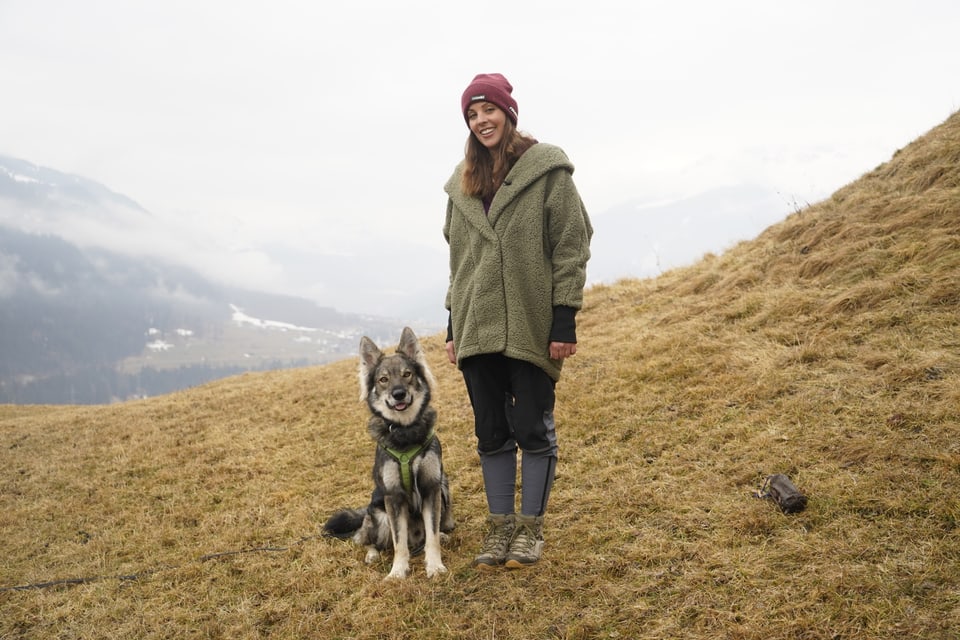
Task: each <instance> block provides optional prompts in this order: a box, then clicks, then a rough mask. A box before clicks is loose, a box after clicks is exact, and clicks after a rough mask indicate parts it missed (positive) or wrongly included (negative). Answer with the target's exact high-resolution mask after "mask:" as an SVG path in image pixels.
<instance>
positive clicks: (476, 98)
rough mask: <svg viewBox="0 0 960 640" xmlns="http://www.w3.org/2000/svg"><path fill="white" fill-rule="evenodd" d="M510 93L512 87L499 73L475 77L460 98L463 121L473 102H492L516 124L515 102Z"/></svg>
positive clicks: (482, 74)
mask: <svg viewBox="0 0 960 640" xmlns="http://www.w3.org/2000/svg"><path fill="white" fill-rule="evenodd" d="M512 92H513V85H512V84H510V82H509V81H508V80H507V79H506V78H504V77H503V76H502V75H500V74H499V73H481V74H479V75H477V76H476V77H474V79H473V81H472V82H471V83H470V86H469V87H467V89H466V91H464V92H463V97H462V98H460V107H461V111H463V119H464V120H466V119H467V107H469V106H470V105H471V104H473V103H474V102H480V101H485V102H492V103H493V104H495V105H497V106H498V107H500V108H501V109H503V112H504V113H506V114H507V117H508V118H510V120H512V121H513V124H517V101H516V100H514V99H513V96H512V95H510V94H511V93H512Z"/></svg>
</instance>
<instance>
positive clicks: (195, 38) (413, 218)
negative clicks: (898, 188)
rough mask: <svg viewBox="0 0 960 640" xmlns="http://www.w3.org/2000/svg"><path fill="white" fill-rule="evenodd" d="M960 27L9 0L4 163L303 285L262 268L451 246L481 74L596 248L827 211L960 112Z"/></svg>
mask: <svg viewBox="0 0 960 640" xmlns="http://www.w3.org/2000/svg"><path fill="white" fill-rule="evenodd" d="M958 27H960V2H956V1H955V0H943V1H934V0H915V1H913V2H903V1H902V0H900V1H887V0H880V1H867V0H862V1H861V0H857V1H846V0H808V1H806V2H795V3H785V2H771V1H769V0H766V1H762V0H756V1H746V0H724V1H722V2H718V1H716V0H702V1H693V0H686V1H684V0H667V1H662V2H657V1H647V2H644V1H637V2H624V1H623V0H592V1H589V2H572V1H571V2H557V1H556V0H553V1H536V2H522V1H519V2H500V3H480V4H477V3H462V4H461V3H456V2H450V1H449V0H445V1H433V2H418V1H416V0H412V1H410V2H395V1H389V0H370V1H367V2H356V3H351V2H316V1H302V2H298V1H293V0H278V1H270V2H266V1H263V2H251V1H244V0H239V1H238V0H230V1H226V0H203V1H196V0H189V1H187V0H164V1H163V2H157V1H150V2H147V1H140V0H86V1H84V2H76V1H72V0H0V96H2V97H0V153H2V154H6V155H11V156H15V157H19V158H22V159H25V160H28V161H31V162H34V163H36V164H40V165H44V166H48V167H51V168H55V169H58V170H60V171H65V172H68V173H75V174H79V175H81V176H84V177H87V178H90V179H93V180H96V181H98V182H101V183H103V184H105V185H107V186H108V187H109V188H111V189H112V190H114V191H117V192H120V193H123V194H124V195H127V196H129V197H131V198H133V199H134V200H137V201H138V202H139V203H140V204H141V205H143V206H144V207H146V208H147V209H148V210H150V211H151V212H153V213H154V214H157V215H158V216H161V217H162V218H163V219H167V220H169V221H170V222H169V224H170V225H171V227H181V228H182V227H184V226H186V225H191V226H192V227H193V228H194V233H195V235H196V237H200V238H216V239H217V241H218V242H220V243H221V244H222V246H223V247H229V248H230V250H231V251H236V252H239V253H242V254H243V255H245V256H246V260H245V261H244V260H240V261H238V263H237V266H236V268H235V269H234V272H235V274H237V277H241V276H242V277H243V278H245V279H248V280H249V281H251V282H254V283H259V284H263V285H267V286H270V285H271V283H274V284H277V283H279V282H282V281H283V280H284V279H285V278H288V277H289V279H291V280H292V279H293V278H292V276H291V275H290V274H285V268H284V267H281V266H279V265H278V264H276V260H275V258H273V257H272V254H270V251H269V250H268V249H267V248H266V247H288V248H292V249H294V250H296V251H298V252H300V254H301V255H308V256H309V255H310V254H318V255H320V254H352V255H359V254H363V253H365V252H373V251H379V250H380V249H381V248H382V247H384V246H385V245H387V244H389V245H390V246H391V247H393V248H394V250H396V249H397V248H404V247H405V248H414V249H415V248H417V247H419V246H424V247H427V248H430V249H439V250H441V251H442V250H443V240H442V237H441V233H440V230H441V225H442V221H443V214H444V206H445V196H444V194H443V191H442V186H443V183H444V182H445V181H446V178H447V177H448V175H449V174H450V172H451V170H452V169H453V166H454V164H455V163H456V162H457V161H458V160H459V158H460V157H461V154H462V148H463V142H464V140H465V138H466V135H467V129H466V126H465V125H464V122H463V119H462V116H461V115H460V111H459V109H460V103H459V100H460V94H461V92H462V91H463V89H464V88H465V87H466V85H467V84H468V83H469V81H470V79H471V78H472V77H473V75H474V74H476V73H479V72H492V71H498V72H501V73H503V74H505V75H506V76H507V77H508V78H509V79H510V80H511V82H512V83H513V85H514V87H515V89H514V97H516V99H517V101H518V103H519V107H520V109H519V111H520V127H521V128H522V129H524V130H526V131H529V132H531V133H532V134H534V135H535V136H536V137H538V138H539V139H540V140H543V141H547V142H551V143H554V144H558V145H560V146H561V147H563V148H564V149H565V150H566V151H567V153H568V155H569V156H570V157H571V159H572V160H573V162H574V163H575V165H576V166H577V172H576V174H575V179H576V182H577V184H578V186H579V188H580V191H581V195H582V196H583V198H584V200H585V202H586V204H587V207H588V209H589V210H590V212H591V214H592V215H593V217H594V219H595V220H594V221H595V225H597V226H598V227H599V226H601V225H602V215H603V212H604V210H606V209H608V208H611V207H614V206H616V205H618V204H621V203H623V202H625V201H627V200H635V199H639V200H645V201H660V200H664V199H670V198H677V197H682V196H689V195H693V194H696V193H699V192H702V191H704V190H707V189H710V188H713V187H716V186H723V185H735V184H741V183H754V184H760V185H764V186H766V187H769V188H771V189H775V190H776V191H777V192H779V193H782V194H784V198H785V199H787V200H790V201H793V200H796V201H797V202H801V203H802V202H805V201H806V202H812V201H815V200H817V199H820V198H822V197H824V196H825V195H827V194H829V193H831V192H832V191H834V190H835V189H837V188H838V187H840V186H842V185H844V184H846V183H848V182H850V181H851V180H853V179H855V178H857V177H859V176H860V175H861V174H863V173H865V172H866V171H869V170H871V169H873V168H874V167H875V166H876V165H878V164H880V163H881V162H884V161H886V160H887V159H889V157H890V156H891V155H892V153H893V152H894V151H896V149H898V148H900V147H902V146H904V145H906V144H907V143H909V142H911V141H912V140H914V139H915V138H916V137H918V136H919V135H922V134H923V133H925V132H926V131H928V130H929V129H930V128H932V127H934V126H936V125H938V124H940V123H941V122H942V121H943V120H945V119H946V118H947V117H948V116H949V115H950V114H951V113H953V112H954V111H955V110H957V109H958V108H960V88H958V83H957V79H958V78H960V37H958V36H957V30H958ZM598 221H599V222H598ZM437 268H438V269H439V270H440V271H443V270H445V269H446V263H445V261H440V262H439V264H438V265H437ZM440 275H441V277H442V278H445V273H442V274H440ZM327 276H329V274H327ZM320 277H323V274H318V278H320ZM302 286H303V287H306V288H308V289H309V287H310V285H309V284H303V285H302ZM323 288H324V287H323V286H321V285H317V286H316V287H315V289H316V291H318V292H319V291H321V290H322V289H323ZM441 302H442V301H441Z"/></svg>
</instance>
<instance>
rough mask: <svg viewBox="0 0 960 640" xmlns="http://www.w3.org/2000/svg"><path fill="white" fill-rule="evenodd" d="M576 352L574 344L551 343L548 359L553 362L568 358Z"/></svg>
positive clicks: (575, 344)
mask: <svg viewBox="0 0 960 640" xmlns="http://www.w3.org/2000/svg"><path fill="white" fill-rule="evenodd" d="M576 352H577V343H576V342H551V343H550V357H551V358H553V359H554V360H563V359H564V358H569V357H570V356H572V355H574V354H575V353H576Z"/></svg>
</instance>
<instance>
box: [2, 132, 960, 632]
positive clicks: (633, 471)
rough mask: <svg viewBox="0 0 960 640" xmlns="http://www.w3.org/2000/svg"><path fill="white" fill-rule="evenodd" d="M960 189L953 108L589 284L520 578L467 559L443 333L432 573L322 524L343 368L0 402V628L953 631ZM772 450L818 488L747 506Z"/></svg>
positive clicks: (357, 463)
mask: <svg viewBox="0 0 960 640" xmlns="http://www.w3.org/2000/svg"><path fill="white" fill-rule="evenodd" d="M958 208H960V115H958V114H955V115H954V116H952V117H951V118H949V119H948V120H947V121H946V122H945V123H944V124H943V125H941V126H939V127H937V128H936V129H934V130H932V131H931V132H930V133H929V134H927V135H926V136H923V137H922V138H920V139H918V140H917V141H915V142H914V143H913V144H911V145H909V146H908V147H906V148H905V149H903V150H901V151H900V152H898V153H897V154H896V155H895V156H894V157H893V158H892V159H891V160H890V161H889V162H888V163H886V164H884V165H882V166H880V167H878V168H876V169H875V170H873V171H872V172H870V173H868V174H866V175H865V176H863V177H862V178H861V179H860V180H858V181H856V182H854V183H852V184H850V185H848V186H847V187H845V188H843V189H841V190H840V191H838V192H837V193H836V194H834V195H833V196H832V197H831V198H830V199H828V200H826V201H824V202H821V203H819V204H816V205H814V206H812V207H809V208H807V209H805V210H803V211H800V212H798V213H796V214H794V215H791V216H790V217H789V218H787V219H786V220H785V221H784V222H782V223H780V224H777V225H775V226H773V227H770V228H769V229H767V230H766V231H765V232H764V233H763V234H761V235H760V236H759V237H758V238H756V239H754V240H752V241H749V242H744V243H741V244H739V245H737V246H736V247H734V248H733V249H731V250H730V251H728V252H726V253H724V254H723V255H722V256H710V257H707V258H706V259H704V260H702V261H701V262H699V263H697V264H696V265H693V266H691V267H687V268H683V269H677V270H674V271H670V272H668V273H666V274H664V275H663V276H661V277H659V278H657V279H655V280H644V281H636V280H631V281H623V282H620V283H618V284H615V285H611V286H601V287H595V288H593V289H591V290H590V291H589V292H588V295H587V300H586V306H585V308H584V310H583V312H582V314H581V316H580V318H581V320H580V322H581V328H580V339H581V348H580V353H579V354H578V355H577V356H576V357H575V358H574V359H573V360H571V361H570V363H569V366H568V368H567V369H565V374H564V378H563V380H562V381H561V382H560V384H559V387H558V393H559V398H560V405H559V407H558V413H557V420H558V429H559V434H560V438H561V462H560V467H559V470H558V476H557V485H556V488H555V491H554V495H553V497H552V499H551V509H550V513H549V515H548V520H547V527H546V536H547V547H546V551H545V554H546V555H545V559H544V560H543V562H542V563H541V564H540V566H538V567H537V568H536V569H534V570H530V571H527V572H520V573H496V574H493V575H487V574H480V573H478V572H476V571H474V570H473V569H472V568H471V567H470V560H471V558H472V556H473V553H474V552H475V550H476V548H477V545H478V544H479V540H480V538H481V536H482V531H481V529H482V525H483V518H484V510H485V503H484V500H483V495H482V488H481V480H480V472H479V468H478V464H477V460H476V454H475V451H474V446H475V445H474V442H473V436H472V425H471V418H470V411H469V404H468V400H467V398H466V394H465V392H464V390H463V385H462V382H461V380H460V379H459V376H458V374H457V373H456V371H455V370H453V369H452V368H451V367H450V366H449V365H446V364H445V363H444V354H443V349H442V344H441V337H440V336H431V337H429V338H428V339H427V340H426V345H425V346H426V350H427V354H428V358H429V359H430V362H431V363H432V366H433V368H434V372H435V374H436V375H437V377H438V379H439V389H438V390H437V393H436V396H437V406H438V410H439V413H440V428H439V434H440V437H441V439H442V440H443V443H444V451H445V456H446V465H447V468H448V471H449V473H450V474H451V479H452V486H451V488H452V491H453V495H454V501H455V503H454V508H455V513H456V515H457V518H458V528H457V530H456V531H455V532H454V533H453V535H452V538H451V540H450V541H449V543H448V544H447V545H446V546H445V549H444V553H445V560H446V564H447V566H448V568H450V573H449V575H447V576H445V577H443V578H440V579H437V580H433V581H427V580H426V579H425V577H424V576H423V573H422V563H420V562H419V561H418V562H415V563H414V568H415V570H416V573H415V574H414V576H413V577H412V578H411V579H409V580H408V581H406V582H405V583H402V584H393V583H384V582H383V581H381V578H382V576H383V575H384V574H385V573H386V565H380V566H374V567H367V566H365V565H363V563H362V557H363V552H362V550H360V549H358V548H356V547H354V546H352V545H350V544H348V543H344V542H341V541H333V540H327V539H323V538H319V537H317V536H316V534H317V531H318V526H319V524H320V522H322V520H323V519H325V517H326V516H327V515H328V514H329V513H330V512H331V511H333V510H334V509H337V508H340V507H342V506H352V505H357V506H358V505H361V504H363V503H364V502H365V500H366V498H367V496H368V492H369V484H370V483H369V476H368V474H369V471H368V463H369V460H370V459H371V457H372V447H371V443H370V442H369V441H368V440H367V436H366V434H365V430H364V422H365V416H364V411H363V408H362V407H361V406H359V404H358V402H357V400H356V372H355V367H356V362H355V360H347V361H343V362H337V363H334V364H331V365H327V366H323V367H314V368H309V369H300V370H290V371H277V372H271V373H265V374H245V375H243V376H239V377H236V378H230V379H227V380H223V381H219V382H216V383H212V384H209V385H206V386H203V387H199V388H196V389H192V390H189V391H184V392H180V393H176V394H173V395H170V396H165V397H160V398H154V399H150V400H145V401H139V402H130V403H125V404H119V405H113V406H108V407H12V406H8V407H0V469H2V471H0V523H2V530H3V531H4V533H5V536H4V538H5V540H4V543H5V553H4V555H5V559H4V562H3V564H2V570H0V589H2V591H0V611H2V612H3V613H2V614H0V637H28V638H35V637H36V638H39V637H50V636H58V637H65V638H66V637H90V636H98V637H111V638H114V637H115V638H127V637H140V638H161V637H232V638H240V637H244V638H247V637H250V638H254V637H277V638H280V637H323V638H385V637H404V638H599V637H619V638H667V637H685V638H744V639H754V638H755V639H758V640H759V639H761V638H763V639H769V638H851V637H857V638H891V637H923V638H948V637H954V636H953V635H952V634H954V633H955V630H956V629H957V628H960V560H958V559H960V534H958V519H960V504H958V501H957V497H956V496H957V495H960V473H958V471H960V444H958V437H957V425H958V423H960V380H958V378H960V313H958V312H960V215H958ZM399 329H400V328H399V327H398V328H397V335H399ZM775 472H783V473H787V474H788V475H790V477H791V478H792V479H793V480H794V481H795V482H796V483H797V485H798V486H799V487H800V488H801V489H802V490H803V491H804V492H805V493H806V494H807V495H808V496H809V498H810V504H809V506H808V508H807V510H806V511H804V512H802V513H800V514H796V515H792V516H786V515H783V514H781V513H780V512H779V511H777V510H776V509H775V507H774V506H773V505H772V504H771V503H770V502H769V501H764V500H757V499H754V498H753V495H752V494H753V492H754V491H755V490H756V489H757V488H758V487H759V486H760V484H761V483H762V481H763V478H764V477H765V476H766V475H767V474H771V473H775ZM71 578H72V579H75V580H74V584H73V586H70V585H64V584H62V583H58V584H56V585H46V586H44V585H45V583H49V582H55V581H61V580H67V579H71ZM28 585H33V587H31V588H25V589H12V588H10V587H15V586H28Z"/></svg>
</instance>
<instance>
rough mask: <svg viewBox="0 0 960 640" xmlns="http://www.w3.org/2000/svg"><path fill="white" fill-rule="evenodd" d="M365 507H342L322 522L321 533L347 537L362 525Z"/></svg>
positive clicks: (365, 513) (365, 512) (342, 537)
mask: <svg viewBox="0 0 960 640" xmlns="http://www.w3.org/2000/svg"><path fill="white" fill-rule="evenodd" d="M366 515H367V510H366V509H342V510H340V511H337V512H336V513H335V514H333V515H332V516H330V519H329V520H327V521H326V522H325V523H324V524H323V535H325V536H331V537H334V538H341V539H347V538H351V537H353V534H354V533H356V532H357V530H358V529H359V528H360V527H361V526H362V525H363V518H364V517H365V516H366Z"/></svg>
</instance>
